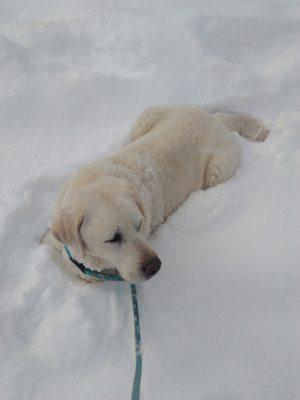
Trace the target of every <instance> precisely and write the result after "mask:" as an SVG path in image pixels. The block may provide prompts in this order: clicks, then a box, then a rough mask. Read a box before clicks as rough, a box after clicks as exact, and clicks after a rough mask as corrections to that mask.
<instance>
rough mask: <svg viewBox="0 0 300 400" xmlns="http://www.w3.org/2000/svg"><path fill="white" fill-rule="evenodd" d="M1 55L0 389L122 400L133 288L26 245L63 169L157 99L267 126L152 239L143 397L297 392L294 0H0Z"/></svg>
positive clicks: (261, 398) (298, 60) (236, 397)
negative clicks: (225, 175)
mask: <svg viewBox="0 0 300 400" xmlns="http://www.w3.org/2000/svg"><path fill="white" fill-rule="evenodd" d="M0 66H1V69H0V87H1V91H0V135H1V147H0V157H1V169H0V180H1V201H0V210H1V212H0V224H1V238H0V252H1V281H0V285H1V300H0V304H1V306H0V325H1V332H0V352H1V357H0V359H1V361H0V362H1V368H0V393H1V399H3V400H41V399H43V400H53V399H67V400H68V399H72V400H82V399H85V400H96V399H102V400H116V399H118V400H119V399H122V400H123V399H129V397H130V390H131V384H132V378H133V373H134V344H133V326H132V314H131V311H132V310H131V303H130V301H131V300H130V288H129V285H127V284H126V283H114V282H112V283H103V284H95V285H90V284H87V283H85V282H83V281H81V280H79V279H77V278H76V277H74V276H73V275H72V274H70V273H69V272H68V270H66V269H63V268H61V267H60V266H59V262H58V260H57V259H56V256H55V254H53V252H51V251H50V250H49V248H47V247H46V246H42V245H39V243H38V241H39V239H40V237H41V235H42V234H43V233H44V232H45V229H46V226H47V225H48V224H49V220H50V215H51V210H52V207H53V203H54V201H55V198H56V196H57V193H58V190H59V187H60V185H61V183H62V182H63V180H64V179H65V177H66V176H68V175H69V174H70V173H71V172H72V171H74V170H75V169H76V168H77V167H79V166H81V165H84V164H86V163H87V162H89V161H92V160H96V159H98V158H100V157H103V156H104V155H105V154H107V153H108V152H110V151H112V150H115V149H116V148H117V147H118V146H120V144H121V143H122V142H124V141H125V140H126V137H127V133H128V132H129V130H130V126H131V124H132V123H133V121H134V119H135V118H136V117H137V115H138V114H139V113H140V112H141V111H142V110H143V109H144V108H145V107H148V106H152V105H157V104H199V105H204V106H206V107H208V108H209V109H210V110H212V109H218V110H234V111H245V112H250V113H253V114H255V115H256V116H258V117H260V118H262V119H263V120H264V121H265V122H266V123H267V124H268V126H269V127H270V128H271V131H272V134H271V136H270V137H269V138H268V139H267V141H266V142H265V143H250V142H247V141H246V140H244V139H242V138H238V140H239V144H240V147H241V162H240V165H239V168H238V170H237V172H236V174H235V175H234V177H233V178H232V179H231V180H230V181H228V182H226V183H225V184H222V185H219V186H217V187H215V188H213V189H210V190H207V191H205V192H198V193H195V194H193V195H191V196H190V198H189V199H188V200H187V201H186V202H185V203H184V204H183V205H182V207H180V208H179V209H178V210H177V211H176V213H175V214H174V215H172V216H171V217H170V218H169V219H168V221H167V222H166V223H165V224H164V225H162V226H161V227H160V228H159V229H158V231H157V232H156V233H155V234H154V235H153V237H152V238H151V240H150V241H151V244H152V245H153V247H154V248H155V249H156V250H157V252H158V254H159V255H160V257H161V258H162V260H163V266H162V269H161V272H160V273H159V274H158V275H157V276H156V277H155V278H153V279H152V280H150V281H149V282H146V283H144V284H140V285H138V296H139V304H140V314H141V329H142V341H143V357H144V371H143V378H142V400H158V399H161V400H182V399H188V400H286V399H288V400H296V399H299V398H300V378H299V376H300V340H299V332H300V318H299V309H300V290H299V286H300V263H299V260H300V246H299V244H300V243H299V238H300V207H299V204H300V185H299V184H300V135H299V126H300V74H299V71H300V3H299V1H292V0H290V1H288V0H286V1H280V0H278V1H276V0H268V1H267V0H265V1H258V0H254V1H239V0H229V1H217V0H209V1H208V0H203V1H192V0H186V1H178V0H177V1H176V0H175V1H171V0H165V1H164V0H160V1H158V0H153V1H145V0H139V1H136V0H134V1H128V0H124V1H116V2H111V1H108V0H103V1H101V0H77V1H75V2H74V1H70V0H64V1H61V0H59V1H58V0H51V1H50V0H40V1H38V2H37V1H32V2H25V1H22V0H14V1H11V0H1V1H0Z"/></svg>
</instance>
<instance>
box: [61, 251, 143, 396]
mask: <svg viewBox="0 0 300 400" xmlns="http://www.w3.org/2000/svg"><path fill="white" fill-rule="evenodd" d="M64 249H65V251H66V253H67V255H68V257H69V260H70V261H72V263H73V264H74V265H76V267H77V268H79V269H80V271H81V272H83V273H84V274H86V275H89V276H92V277H93V278H97V279H99V280H101V281H118V282H120V281H124V279H123V278H122V277H121V276H120V275H117V274H104V273H103V272H99V271H95V270H93V269H90V268H87V267H86V266H85V265H84V264H82V263H79V262H78V261H77V260H75V258H73V257H72V254H71V252H70V249H69V248H68V246H66V245H64ZM130 292H131V300H132V311H133V323H134V343H135V373H134V379H133V385H132V391H131V400H139V398H140V389H141V380H142V366H143V362H142V361H143V360H142V340H141V327H140V316H139V307H138V300H137V291H136V285H134V284H131V285H130Z"/></svg>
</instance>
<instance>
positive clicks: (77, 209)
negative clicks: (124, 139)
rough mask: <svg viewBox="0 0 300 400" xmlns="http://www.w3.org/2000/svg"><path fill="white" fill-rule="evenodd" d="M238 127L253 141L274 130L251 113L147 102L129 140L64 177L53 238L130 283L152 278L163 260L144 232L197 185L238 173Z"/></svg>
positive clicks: (209, 184)
mask: <svg viewBox="0 0 300 400" xmlns="http://www.w3.org/2000/svg"><path fill="white" fill-rule="evenodd" d="M232 131H236V132H238V133H240V134H241V135H242V136H245V137H247V138H248V139H250V140H254V141H262V140H264V139H265V138H266V137H267V135H268V130H267V129H266V128H265V127H264V125H263V124H262V123H261V122H260V121H258V120H257V119H255V118H253V117H251V116H249V115H246V114H225V113H217V114H213V115H212V114H210V113H208V112H206V111H204V110H203V109H201V108H200V107H196V106H186V107H180V106H179V107H154V108H150V109H147V110H146V111H144V112H143V114H142V115H141V116H140V117H139V118H138V120H137V121H136V123H135V124H134V126H133V129H132V134H131V142H130V143H129V144H127V145H126V146H125V147H123V148H122V149H121V150H120V151H119V152H118V153H117V154H115V155H113V156H111V157H109V158H107V159H105V160H102V161H97V162H95V163H93V164H91V165H89V166H87V167H84V168H82V169H81V170H79V171H78V172H77V173H76V174H75V175H74V176H73V177H72V178H71V179H70V180H69V181H68V182H67V183H66V185H65V186H64V188H63V190H62V192H61V195H60V198H59V200H58V202H57V205H56V208H55V212H54V215H53V222H52V225H51V233H50V234H49V235H48V241H50V242H51V243H52V244H53V245H54V247H60V248H61V247H62V246H61V245H62V244H68V245H69V246H70V247H71V249H72V253H73V254H74V257H76V258H77V259H78V260H79V261H81V262H83V263H84V264H85V265H87V266H92V268H93V269H96V270H99V271H101V270H103V269H107V268H117V269H118V271H119V273H120V274H121V276H122V277H123V278H124V279H126V280H128V281H131V282H138V281H141V280H145V279H148V278H150V277H151V276H152V275H154V274H155V273H156V272H157V271H158V269H159V267H160V260H159V259H158V257H157V255H156V254H155V253H154V251H153V250H152V249H150V247H149V246H148V245H147V243H146V241H145V239H146V238H147V237H148V236H149V235H150V234H151V233H152V232H153V231H154V230H155V229H156V228H157V227H158V226H159V225H160V224H162V223H163V222H164V221H165V220H166V218H168V216H169V215H170V214H172V212H173V211H174V210H175V209H176V208H177V207H178V206H179V205H180V204H181V203H182V202H183V201H184V200H185V199H186V198H187V197H188V196H189V194H190V193H191V192H194V191H197V190H200V189H207V188H209V187H212V186H215V185H217V184H218V183H222V182H225V181H226V180H227V179H229V178H230V177H231V176H232V175H233V173H234V171H235V169H236V167H237V164H238V158H239V157H238V146H237V141H236V138H235V135H234V134H233V133H232ZM138 228H139V229H138ZM66 261H67V263H69V266H70V267H71V268H72V270H73V271H74V272H76V273H78V274H79V275H81V277H83V278H85V276H84V275H83V274H82V273H81V272H80V270H79V269H77V268H76V267H75V266H74V265H72V264H71V263H70V262H69V260H68V259H66Z"/></svg>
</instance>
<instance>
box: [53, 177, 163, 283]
mask: <svg viewBox="0 0 300 400" xmlns="http://www.w3.org/2000/svg"><path fill="white" fill-rule="evenodd" d="M147 219H148V220H149V217H148V216H146V210H145V208H144V204H143V201H142V199H141V198H140V196H139V194H138V193H137V192H136V190H135V189H134V188H133V187H132V186H131V184H130V183H128V182H127V181H124V180H122V179H119V178H113V179H112V178H106V179H102V180H101V183H94V184H90V185H87V186H85V187H84V188H82V189H79V190H77V191H76V192H75V191H74V190H73V191H72V193H66V195H65V196H64V199H63V201H62V202H61V205H60V207H59V208H58V209H57V210H56V212H55V214H54V217H53V222H52V225H51V232H52V234H53V236H54V237H55V238H56V239H57V240H59V241H60V242H61V243H63V244H67V245H69V246H71V247H72V248H73V249H75V252H76V253H77V254H79V255H80V258H81V259H82V260H83V261H84V258H85V256H87V257H91V258H94V259H97V258H98V259H102V260H105V261H106V262H107V263H108V264H110V265H112V266H114V267H115V268H116V269H117V270H118V272H119V274H120V275H121V276H122V278H123V279H125V280H126V281H128V282H133V283H134V282H141V281H144V280H147V279H149V278H151V277H152V276H154V275H155V274H156V273H157V272H158V271H159V269H160V265H161V261H160V259H159V258H158V256H157V254H156V253H155V252H154V251H153V250H152V249H151V248H150V247H149V246H148V244H147V243H146V241H145V239H144V238H145V237H146V236H147V235H148V234H149V229H150V228H149V221H147ZM95 269H96V268H95Z"/></svg>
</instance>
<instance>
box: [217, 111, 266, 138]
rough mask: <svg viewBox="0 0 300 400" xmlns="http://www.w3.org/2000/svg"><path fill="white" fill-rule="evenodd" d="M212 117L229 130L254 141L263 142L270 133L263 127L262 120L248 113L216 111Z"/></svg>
mask: <svg viewBox="0 0 300 400" xmlns="http://www.w3.org/2000/svg"><path fill="white" fill-rule="evenodd" d="M214 118H215V119H217V120H218V122H221V123H222V124H223V125H225V126H226V127H227V128H228V129H229V130H230V131H235V132H237V133H239V134H240V135H241V136H244V137H245V138H247V139H249V140H252V141H254V142H263V141H264V140H265V139H266V138H267V137H268V135H269V133H270V130H269V129H267V128H266V127H265V125H264V124H263V122H262V121H260V120H259V119H257V118H255V117H252V116H251V115H249V114H245V113H242V114H240V113H236V114H234V113H233V114H229V113H216V114H214Z"/></svg>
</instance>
